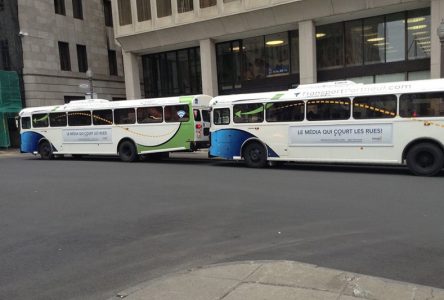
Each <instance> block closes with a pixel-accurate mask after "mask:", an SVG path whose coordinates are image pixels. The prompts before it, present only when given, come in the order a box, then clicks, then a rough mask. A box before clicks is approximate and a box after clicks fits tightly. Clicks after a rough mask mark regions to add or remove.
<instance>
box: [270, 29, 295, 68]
mask: <svg viewBox="0 0 444 300" xmlns="http://www.w3.org/2000/svg"><path fill="white" fill-rule="evenodd" d="M265 57H266V63H265V66H266V70H265V71H266V74H267V76H268V77H269V76H280V75H288V74H289V73H290V46H289V44H288V32H281V33H276V34H270V35H266V36H265Z"/></svg>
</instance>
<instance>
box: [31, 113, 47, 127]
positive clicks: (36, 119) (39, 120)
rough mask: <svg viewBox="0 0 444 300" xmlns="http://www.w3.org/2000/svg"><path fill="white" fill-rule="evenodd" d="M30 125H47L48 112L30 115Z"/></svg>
mask: <svg viewBox="0 0 444 300" xmlns="http://www.w3.org/2000/svg"><path fill="white" fill-rule="evenodd" d="M32 127H34V128H39V127H48V114H35V115H32Z"/></svg>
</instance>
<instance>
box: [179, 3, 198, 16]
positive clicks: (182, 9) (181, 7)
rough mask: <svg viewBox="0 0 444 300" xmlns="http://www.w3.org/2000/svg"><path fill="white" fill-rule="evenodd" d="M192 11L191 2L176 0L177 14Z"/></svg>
mask: <svg viewBox="0 0 444 300" xmlns="http://www.w3.org/2000/svg"><path fill="white" fill-rule="evenodd" d="M193 9H194V7H193V0H177V12H178V13H179V14H180V13H184V12H187V11H192V10H193Z"/></svg>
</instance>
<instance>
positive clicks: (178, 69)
mask: <svg viewBox="0 0 444 300" xmlns="http://www.w3.org/2000/svg"><path fill="white" fill-rule="evenodd" d="M113 11H114V14H113V15H114V23H115V24H116V26H115V27H114V30H115V36H116V39H117V41H118V42H119V44H120V45H121V46H122V49H123V57H124V60H123V61H124V67H125V84H126V92H127V98H128V99H130V98H139V97H141V96H142V95H145V96H146V97H156V96H170V95H177V94H192V93H196V92H202V93H205V94H209V95H213V96H215V95H218V94H231V93H245V92H253V91H272V90H282V89H287V88H290V87H292V86H296V85H298V84H304V83H314V82H321V81H331V80H343V79H351V80H355V81H357V82H366V83H369V82H384V81H395V80H415V79H423V78H437V77H439V74H440V64H441V61H440V60H441V55H440V42H439V38H438V36H437V33H436V32H437V28H438V26H439V24H440V22H441V20H442V19H444V0H328V1H327V0H113ZM140 83H142V88H141V87H140Z"/></svg>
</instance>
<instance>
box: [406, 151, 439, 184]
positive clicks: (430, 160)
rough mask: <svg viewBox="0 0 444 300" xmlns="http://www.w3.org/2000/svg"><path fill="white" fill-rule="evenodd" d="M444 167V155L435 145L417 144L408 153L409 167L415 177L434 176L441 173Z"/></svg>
mask: <svg viewBox="0 0 444 300" xmlns="http://www.w3.org/2000/svg"><path fill="white" fill-rule="evenodd" d="M443 166H444V153H443V151H442V150H441V148H439V147H438V146H436V145H434V144H430V143H422V144H417V145H415V146H413V147H412V148H411V149H410V150H409V152H408V153H407V167H408V168H409V170H410V171H411V172H412V173H413V174H415V175H419V176H433V175H436V174H437V173H438V172H439V171H441V169H442V168H443Z"/></svg>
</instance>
